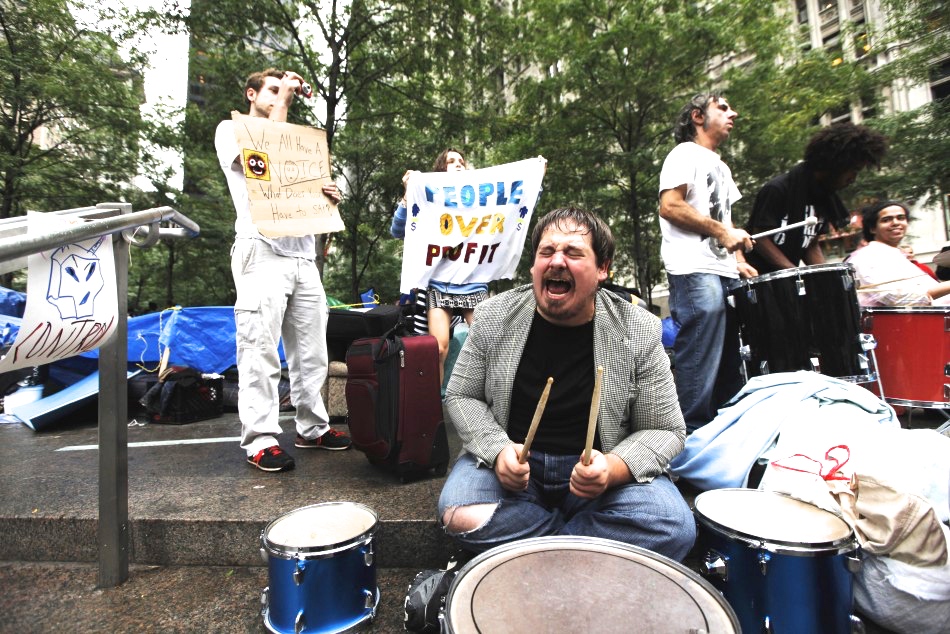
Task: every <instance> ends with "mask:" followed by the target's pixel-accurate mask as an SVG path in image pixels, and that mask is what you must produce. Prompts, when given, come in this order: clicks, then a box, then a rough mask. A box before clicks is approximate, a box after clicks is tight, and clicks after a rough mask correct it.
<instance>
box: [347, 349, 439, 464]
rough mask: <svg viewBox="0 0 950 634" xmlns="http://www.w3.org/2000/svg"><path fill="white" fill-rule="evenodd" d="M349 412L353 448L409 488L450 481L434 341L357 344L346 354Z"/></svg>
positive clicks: (436, 350)
mask: <svg viewBox="0 0 950 634" xmlns="http://www.w3.org/2000/svg"><path fill="white" fill-rule="evenodd" d="M346 367H347V378H346V407H347V410H348V417H349V428H350V437H351V438H352V439H353V445H354V446H355V447H356V448H357V449H359V450H360V451H362V452H363V453H365V454H366V457H367V458H368V459H369V461H370V462H371V463H373V464H375V465H379V466H381V467H384V468H386V469H388V470H390V471H393V472H395V473H396V474H397V475H399V477H400V479H401V480H402V481H403V482H407V481H410V480H415V479H418V478H421V477H425V476H426V475H428V474H429V472H430V471H433V470H434V472H435V474H436V475H439V476H442V475H445V473H446V471H447V470H448V465H449V443H448V437H447V435H446V431H445V422H444V420H443V416H442V399H441V396H440V390H439V388H440V386H439V344H438V343H437V342H436V340H435V337H433V336H431V335H419V336H414V337H400V336H396V335H395V334H393V333H389V334H387V335H386V336H383V337H369V338H363V339H357V340H356V341H354V342H353V344H352V345H351V346H350V348H349V349H348V350H347V353H346Z"/></svg>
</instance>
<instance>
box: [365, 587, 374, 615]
mask: <svg viewBox="0 0 950 634" xmlns="http://www.w3.org/2000/svg"><path fill="white" fill-rule="evenodd" d="M363 595H364V596H363V607H364V608H366V609H367V610H368V609H370V608H373V616H374V617H375V616H376V609H375V607H376V595H374V594H373V593H372V592H370V591H369V590H363Z"/></svg>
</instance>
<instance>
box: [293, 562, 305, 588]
mask: <svg viewBox="0 0 950 634" xmlns="http://www.w3.org/2000/svg"><path fill="white" fill-rule="evenodd" d="M294 559H296V560H297V561H296V563H295V564H294V583H295V584H296V585H298V586H299V585H300V584H301V583H303V573H304V569H305V568H306V567H307V563H306V562H305V561H303V560H302V559H298V558H296V557H295V558H294Z"/></svg>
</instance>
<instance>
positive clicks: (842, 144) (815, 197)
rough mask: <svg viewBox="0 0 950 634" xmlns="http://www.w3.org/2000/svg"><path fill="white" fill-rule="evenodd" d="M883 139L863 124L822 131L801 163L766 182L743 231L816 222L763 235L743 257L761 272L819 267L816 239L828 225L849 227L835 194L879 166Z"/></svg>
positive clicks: (821, 258)
mask: <svg viewBox="0 0 950 634" xmlns="http://www.w3.org/2000/svg"><path fill="white" fill-rule="evenodd" d="M886 151H887V141H886V139H885V138H884V136H883V135H881V134H880V133H879V132H876V131H874V130H872V129H871V128H868V127H866V126H863V125H855V124H853V123H850V122H849V123H836V124H834V125H830V126H828V127H825V128H822V129H821V130H819V131H818V132H817V133H815V135H814V136H812V138H811V140H810V141H809V142H808V146H807V147H806V148H805V158H804V160H803V161H802V162H801V163H799V164H798V165H796V166H795V167H793V168H792V169H791V170H789V171H788V172H786V173H784V174H781V175H779V176H776V177H775V178H773V179H772V180H770V181H769V182H768V183H766V184H765V185H764V186H763V187H762V189H760V190H759V193H758V194H757V195H756V197H755V204H754V205H753V207H752V215H751V217H750V218H749V223H748V225H747V230H748V232H749V233H750V234H753V235H754V234H757V233H760V232H763V231H767V230H769V229H777V228H780V227H784V226H786V225H790V224H795V223H797V222H802V221H803V220H807V219H809V218H815V219H816V223H815V224H813V225H805V226H804V227H797V228H795V229H789V230H788V231H782V232H780V233H775V234H773V235H771V236H765V237H762V238H760V239H758V240H756V242H755V248H754V250H753V251H752V252H751V253H748V254H746V259H747V260H748V262H749V264H751V265H752V266H754V267H755V268H756V270H757V271H758V272H759V274H763V273H771V272H774V271H780V270H782V269H789V268H794V267H796V266H798V265H799V263H801V262H804V263H805V264H809V265H811V264H823V263H824V261H825V257H824V254H823V253H822V251H821V245H820V243H819V241H818V236H820V235H822V234H826V233H828V231H829V226H834V227H836V228H839V229H840V228H842V227H844V226H845V225H846V224H847V223H848V217H849V213H848V209H847V208H846V207H845V206H844V203H843V202H841V198H839V197H838V192H839V191H841V190H842V189H844V188H845V187H847V186H849V185H850V184H851V183H853V182H854V180H855V178H856V177H857V175H858V172H860V171H861V170H863V169H865V168H867V167H869V166H872V165H873V166H875V167H877V166H879V165H880V163H881V159H882V158H883V157H884V154H885V152H886Z"/></svg>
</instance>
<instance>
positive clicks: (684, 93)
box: [510, 0, 783, 301]
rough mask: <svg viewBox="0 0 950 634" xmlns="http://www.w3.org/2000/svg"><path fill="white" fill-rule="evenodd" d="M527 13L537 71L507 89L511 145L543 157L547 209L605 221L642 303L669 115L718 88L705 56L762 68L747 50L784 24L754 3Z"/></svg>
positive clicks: (651, 268)
mask: <svg viewBox="0 0 950 634" xmlns="http://www.w3.org/2000/svg"><path fill="white" fill-rule="evenodd" d="M524 11H525V12H526V13H530V14H531V15H532V16H533V19H532V20H531V21H526V22H524V23H523V28H524V31H525V32H524V41H525V46H524V53H523V57H524V59H525V61H526V62H527V63H528V64H529V65H532V66H533V67H534V68H536V69H538V72H537V73H534V74H533V75H530V76H528V77H526V78H525V79H524V80H523V81H521V82H519V84H518V85H517V87H516V89H515V90H516V94H517V96H518V102H517V106H516V107H517V111H518V118H519V121H518V122H517V124H516V126H515V128H516V130H521V131H523V132H518V131H514V133H513V135H512V137H511V141H510V142H511V143H512V144H516V145H518V146H520V147H522V148H523V150H524V151H528V150H529V148H533V149H534V153H541V154H544V155H545V156H547V157H549V158H551V162H550V163H549V165H548V173H547V178H546V179H545V180H546V183H547V184H546V187H545V194H544V200H545V208H549V207H552V206H555V205H557V206H560V205H563V204H566V203H569V202H574V203H578V204H581V205H584V206H587V207H589V208H592V209H595V210H597V211H598V212H599V213H600V214H601V215H602V216H603V217H604V218H605V219H607V221H608V222H609V224H610V225H611V227H612V228H613V230H614V233H615V235H616V237H617V243H618V248H617V255H616V259H615V270H617V271H618V273H620V275H621V278H622V279H624V280H626V279H631V278H632V279H635V283H636V286H637V287H638V288H639V289H640V290H641V292H643V293H644V294H645V295H646V296H647V299H648V301H649V298H650V293H651V289H652V288H653V286H654V285H656V284H657V283H658V282H660V281H661V280H662V279H663V270H662V265H661V263H660V260H659V243H660V232H659V226H658V222H657V191H658V176H659V172H660V167H661V165H662V161H663V159H664V157H665V154H666V152H668V151H669V149H670V148H671V147H672V145H673V140H672V135H671V128H672V121H673V119H674V116H675V114H676V112H677V111H678V110H679V108H680V107H681V106H682V105H683V104H684V103H685V102H686V101H687V100H688V99H689V97H690V96H691V95H692V94H694V93H697V92H703V91H708V90H709V89H710V88H712V87H713V86H714V85H715V84H716V83H721V82H713V81H712V80H710V78H709V67H710V66H711V65H712V64H713V63H714V62H722V60H724V59H735V58H736V56H737V55H738V54H739V52H744V53H746V54H747V55H748V57H749V61H748V62H747V64H746V66H747V67H748V68H751V67H755V66H756V65H757V64H763V63H764V64H771V57H770V56H762V57H758V56H756V55H755V53H756V52H757V51H758V50H760V49H761V48H764V47H766V45H767V44H768V42H770V41H771V39H772V38H774V37H776V36H777V34H779V33H781V28H782V25H783V22H782V21H781V20H779V19H777V18H776V17H775V16H774V15H773V7H772V3H768V2H759V1H757V0H741V1H737V2H730V3H708V4H703V3H694V2H672V1H669V0H644V1H642V2H635V3H631V2H625V1H622V0H596V1H593V2H590V1H583V2H582V1H580V0H568V1H554V0H530V1H526V2H524ZM746 72H748V71H746ZM731 98H732V101H734V102H736V103H737V108H738V109H739V110H740V111H741V110H742V108H743V105H742V101H741V99H740V98H738V97H737V96H735V95H731ZM740 125H741V124H740Z"/></svg>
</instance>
